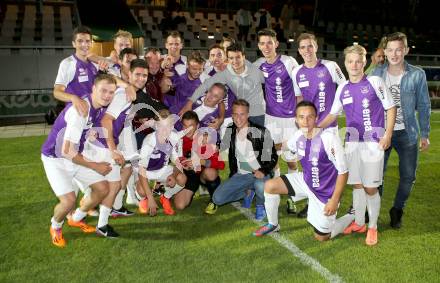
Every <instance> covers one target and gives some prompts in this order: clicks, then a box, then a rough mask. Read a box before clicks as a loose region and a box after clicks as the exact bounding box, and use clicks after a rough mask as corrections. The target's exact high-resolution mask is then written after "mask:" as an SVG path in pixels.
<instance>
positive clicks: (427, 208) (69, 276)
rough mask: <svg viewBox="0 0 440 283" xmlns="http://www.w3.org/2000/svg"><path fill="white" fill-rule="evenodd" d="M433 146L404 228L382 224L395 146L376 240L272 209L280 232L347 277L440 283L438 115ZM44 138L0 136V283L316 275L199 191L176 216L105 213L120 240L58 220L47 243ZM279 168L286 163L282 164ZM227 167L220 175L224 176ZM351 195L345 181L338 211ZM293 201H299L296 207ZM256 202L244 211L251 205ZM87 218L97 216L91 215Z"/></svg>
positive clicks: (315, 278) (393, 177) (314, 278)
mask: <svg viewBox="0 0 440 283" xmlns="http://www.w3.org/2000/svg"><path fill="white" fill-rule="evenodd" d="M431 125H432V131H431V137H430V140H431V147H430V149H429V151H428V152H426V153H422V154H420V156H419V161H420V162H419V168H418V174H417V181H416V184H415V187H414V189H413V192H412V194H411V197H410V199H409V202H408V205H407V207H406V209H405V215H404V218H403V221H404V222H403V227H402V229H400V230H398V231H396V230H393V229H391V228H390V227H389V225H388V224H389V216H388V210H389V208H390V207H391V204H392V200H393V198H394V194H395V189H396V184H397V182H398V174H397V170H398V169H397V158H396V153H395V152H393V153H392V156H391V159H390V162H389V166H388V171H387V173H386V177H385V193H384V197H383V199H382V209H381V214H380V219H379V224H378V225H379V243H378V245H377V246H375V247H367V246H366V245H365V244H364V240H365V235H349V236H338V237H337V238H336V239H334V240H332V241H329V242H326V243H319V242H316V241H315V240H314V239H313V236H312V235H313V231H312V228H311V227H310V225H308V224H307V222H306V221H305V220H303V219H298V218H296V217H293V216H289V215H287V214H286V212H285V208H286V202H285V198H283V199H282V202H281V206H280V224H281V227H282V230H281V232H280V233H281V234H282V235H283V236H284V237H286V238H288V239H289V241H291V242H293V243H294V244H295V245H297V246H298V247H299V248H300V249H301V250H302V251H304V252H305V253H307V254H308V255H309V256H311V257H313V258H315V259H316V260H318V261H319V262H320V263H321V265H322V266H324V267H325V268H327V269H328V270H329V271H330V272H331V273H333V274H338V275H339V276H340V277H341V278H342V279H343V280H344V281H346V282H439V281H440V266H439V263H440V205H439V203H440V185H439V178H440V144H439V138H440V113H433V116H432V119H431ZM44 140H45V137H43V136H42V137H29V138H13V139H0V156H1V158H2V165H0V172H1V173H0V184H1V189H0V212H1V213H0V219H1V220H0V282H54V281H64V282H96V281H100V282H257V281H261V282H264V281H270V282H323V281H325V278H323V277H322V276H321V275H320V274H319V273H317V272H316V271H314V270H313V269H311V268H310V267H309V266H307V265H304V264H303V263H301V262H300V261H299V260H298V259H297V258H296V257H295V256H293V255H292V254H291V253H290V252H289V251H288V250H287V249H285V248H284V247H282V246H281V245H279V244H278V243H277V242H276V241H274V240H273V239H272V238H270V237H263V238H255V237H252V236H251V233H252V232H253V231H254V230H255V229H256V228H257V225H256V224H254V223H252V222H251V221H249V220H248V219H246V218H245V217H244V216H243V215H242V214H241V213H240V212H239V211H237V210H236V209H235V208H233V207H232V206H230V205H226V206H223V207H221V208H219V210H218V211H217V214H216V215H213V216H210V215H205V214H204V213H203V209H204V208H205V205H206V202H207V200H208V199H207V198H206V197H198V198H195V199H194V201H193V203H192V205H191V206H190V207H189V208H188V209H186V210H184V211H182V212H178V213H177V215H175V216H166V215H163V214H162V213H161V212H159V215H158V216H157V217H147V216H141V215H136V216H133V217H131V218H125V219H110V224H111V225H112V226H113V227H114V228H115V229H116V231H118V232H119V233H120V234H121V238H120V239H116V240H111V239H103V238H98V237H97V236H95V235H94V234H82V233H81V232H80V231H79V230H77V229H73V228H70V227H68V226H67V225H65V226H64V229H63V231H64V236H65V238H66V240H67V247H66V248H64V249H59V248H56V247H54V246H53V245H52V244H51V241H50V236H49V225H50V217H51V215H52V209H53V207H54V205H55V204H56V198H55V196H54V195H53V193H52V191H51V189H50V187H49V184H48V182H47V180H46V176H45V174H44V170H43V166H42V164H41V161H40V147H41V144H42V143H43V141H44ZM284 169H285V168H284ZM226 176H227V172H223V173H222V177H223V178H225V177H226ZM350 202H351V189H350V188H348V187H347V189H346V191H345V193H344V195H343V200H342V203H341V207H340V210H339V216H341V215H343V214H344V213H345V211H346V210H347V208H348V207H349V205H350ZM301 205H302V204H300V208H301ZM253 209H254V208H252V210H253ZM88 221H89V222H90V223H91V224H96V221H97V219H96V218H95V219H93V218H89V220H88Z"/></svg>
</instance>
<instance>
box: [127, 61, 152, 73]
mask: <svg viewBox="0 0 440 283" xmlns="http://www.w3.org/2000/svg"><path fill="white" fill-rule="evenodd" d="M136 68H143V69H147V70H148V64H147V62H146V61H145V60H144V59H134V60H133V61H131V63H130V72H133V70H134V69H136Z"/></svg>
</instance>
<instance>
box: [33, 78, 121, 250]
mask: <svg viewBox="0 0 440 283" xmlns="http://www.w3.org/2000/svg"><path fill="white" fill-rule="evenodd" d="M115 90H116V81H115V80H114V79H113V77H111V76H109V75H99V76H97V77H96V78H95V80H94V84H93V87H92V92H91V94H90V95H88V96H86V97H85V98H84V101H85V104H86V106H87V107H86V109H87V112H86V113H85V114H86V115H85V116H84V115H83V114H80V113H79V112H78V110H77V109H76V108H75V107H74V106H73V104H69V105H67V106H66V108H65V109H64V110H63V111H62V112H61V114H60V115H59V116H58V118H57V119H56V121H55V124H54V125H53V127H52V130H51V132H50V133H49V136H48V138H47V139H46V141H45V142H44V144H43V146H42V149H41V153H42V154H41V159H42V161H43V165H44V170H45V172H46V176H47V179H48V180H49V183H50V185H51V187H52V190H53V191H54V193H55V195H56V196H57V197H58V199H59V201H60V202H59V203H58V204H57V205H56V206H55V209H54V215H53V217H52V219H51V222H52V225H51V227H50V234H51V237H52V243H53V244H54V245H56V246H58V247H64V246H65V245H66V241H65V239H64V237H63V234H62V231H61V228H62V226H63V222H64V218H65V217H66V216H67V214H68V213H69V212H70V211H72V210H73V209H74V208H75V204H76V194H75V191H74V188H73V186H72V181H73V178H77V179H78V180H80V181H81V182H82V183H84V184H85V185H87V186H90V187H91V188H92V193H91V195H90V198H88V199H87V200H86V201H84V202H83V204H82V205H81V207H80V208H78V209H77V210H76V211H75V213H74V214H73V215H72V218H71V219H69V221H68V224H69V225H70V226H74V227H79V228H80V229H81V230H82V231H84V232H86V233H93V232H95V227H92V226H89V225H87V224H86V223H85V222H84V218H85V216H86V215H87V211H88V210H89V209H90V208H93V207H95V206H96V205H97V204H98V203H100V202H101V201H102V199H104V198H105V196H106V195H107V194H108V190H109V187H108V182H107V181H106V180H105V176H106V175H107V174H108V173H110V172H111V171H112V165H111V164H110V163H108V162H92V161H89V160H87V159H85V158H84V157H83V155H82V151H83V148H84V143H85V141H86V134H87V133H88V131H89V129H90V128H92V125H93V124H94V123H95V122H97V121H98V119H99V118H100V117H101V115H102V112H103V107H106V106H107V105H109V104H110V102H111V101H112V99H113V96H114V93H115Z"/></svg>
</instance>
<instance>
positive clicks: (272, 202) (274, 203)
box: [264, 192, 280, 225]
mask: <svg viewBox="0 0 440 283" xmlns="http://www.w3.org/2000/svg"><path fill="white" fill-rule="evenodd" d="M279 206H280V195H277V194H269V193H266V192H264V208H265V209H266V215H267V220H268V222H269V224H272V225H278V207H279Z"/></svg>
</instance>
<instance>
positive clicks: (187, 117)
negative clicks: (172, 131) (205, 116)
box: [182, 110, 200, 124]
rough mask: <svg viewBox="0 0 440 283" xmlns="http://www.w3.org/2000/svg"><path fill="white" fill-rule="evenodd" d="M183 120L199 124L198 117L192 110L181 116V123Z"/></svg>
mask: <svg viewBox="0 0 440 283" xmlns="http://www.w3.org/2000/svg"><path fill="white" fill-rule="evenodd" d="M183 120H194V121H196V123H197V124H199V123H200V120H199V116H197V113H196V112H194V111H192V110H189V111H186V112H185V113H184V114H183V115H182V122H183Z"/></svg>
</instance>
